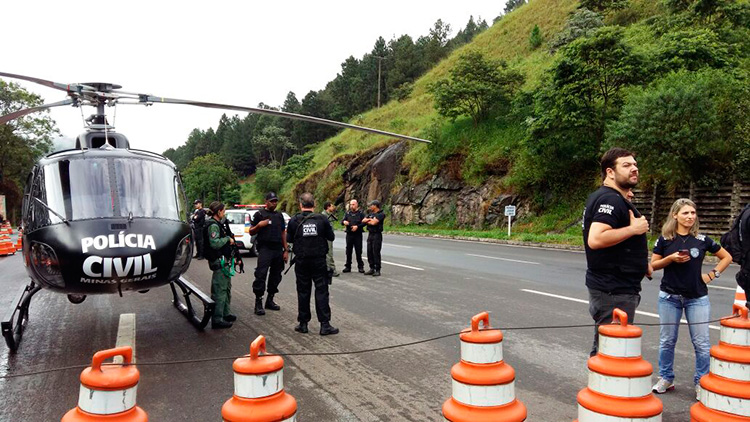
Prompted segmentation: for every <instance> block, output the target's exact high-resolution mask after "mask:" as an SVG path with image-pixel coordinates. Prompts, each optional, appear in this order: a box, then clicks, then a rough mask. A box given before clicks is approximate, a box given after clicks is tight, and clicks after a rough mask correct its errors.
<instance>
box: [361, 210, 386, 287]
mask: <svg viewBox="0 0 750 422" xmlns="http://www.w3.org/2000/svg"><path fill="white" fill-rule="evenodd" d="M380 207H381V205H380V201H378V200H374V201H371V202H370V213H369V214H368V215H367V217H365V218H364V219H362V223H364V224H367V263H368V264H369V265H370V271H368V272H366V273H365V275H371V276H375V277H380V263H381V261H380V250H381V249H382V248H383V221H384V220H385V213H384V212H383V211H382V210H381V209H380Z"/></svg>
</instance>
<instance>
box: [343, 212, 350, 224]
mask: <svg viewBox="0 0 750 422" xmlns="http://www.w3.org/2000/svg"><path fill="white" fill-rule="evenodd" d="M349 224H351V223H349V213H348V212H347V213H345V214H344V218H342V219H341V225H342V226H348V225H349Z"/></svg>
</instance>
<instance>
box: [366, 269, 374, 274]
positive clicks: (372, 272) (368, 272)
mask: <svg viewBox="0 0 750 422" xmlns="http://www.w3.org/2000/svg"><path fill="white" fill-rule="evenodd" d="M373 274H375V270H372V269H371V270H369V271H367V272H366V273H365V275H373Z"/></svg>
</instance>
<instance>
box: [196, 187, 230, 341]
mask: <svg viewBox="0 0 750 422" xmlns="http://www.w3.org/2000/svg"><path fill="white" fill-rule="evenodd" d="M208 208H209V210H210V211H209V213H208V214H209V215H210V217H211V218H209V219H208V220H207V222H206V229H205V230H206V240H207V245H206V246H207V247H206V248H205V250H204V255H205V257H206V259H207V260H208V265H209V268H210V269H211V270H212V271H213V275H212V276H211V299H213V301H214V302H216V308H215V310H214V316H213V319H212V320H211V328H229V327H231V326H232V323H233V322H234V321H235V320H237V317H236V316H234V315H232V313H231V311H230V304H231V302H232V278H231V276H230V275H229V274H230V271H231V269H232V267H231V263H230V262H228V260H229V257H230V256H231V250H230V248H229V246H230V245H232V244H234V238H233V237H232V234H231V233H226V231H225V229H224V225H223V224H221V221H222V220H223V219H224V215H225V214H226V210H225V208H224V204H222V203H221V202H219V201H214V202H212V203H211V205H209V207H208Z"/></svg>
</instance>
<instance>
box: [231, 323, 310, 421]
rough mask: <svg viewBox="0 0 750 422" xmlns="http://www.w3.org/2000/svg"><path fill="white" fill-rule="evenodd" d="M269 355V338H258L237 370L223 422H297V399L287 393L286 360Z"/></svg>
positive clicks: (238, 361)
mask: <svg viewBox="0 0 750 422" xmlns="http://www.w3.org/2000/svg"><path fill="white" fill-rule="evenodd" d="M261 353H262V354H265V353H266V339H265V337H263V336H258V338H256V339H255V340H254V341H253V343H252V344H251V345H250V355H248V356H245V357H242V358H239V359H237V360H235V361H234V364H233V365H232V367H233V369H234V396H232V398H231V399H229V400H227V401H226V402H225V403H224V406H222V408H221V417H222V420H223V421H224V422H296V420H297V400H295V399H294V397H292V396H291V395H289V394H287V393H286V392H285V391H284V359H282V358H281V356H268V355H261Z"/></svg>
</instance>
